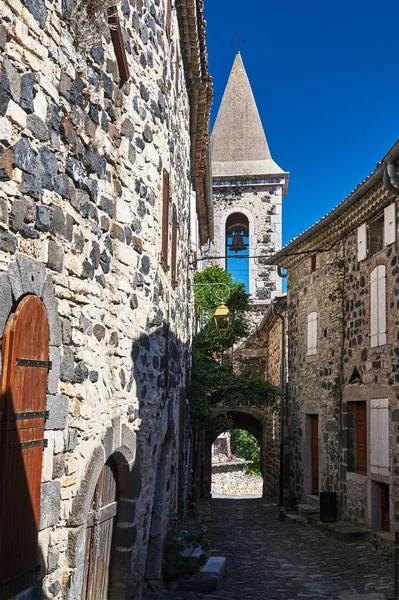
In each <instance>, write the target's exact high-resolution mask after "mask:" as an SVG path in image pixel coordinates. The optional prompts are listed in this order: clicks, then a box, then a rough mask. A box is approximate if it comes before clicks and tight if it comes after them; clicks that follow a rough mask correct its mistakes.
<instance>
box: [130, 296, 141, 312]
mask: <svg viewBox="0 0 399 600" xmlns="http://www.w3.org/2000/svg"><path fill="white" fill-rule="evenodd" d="M138 305H139V301H138V298H137V294H132V295H131V296H130V308H132V310H135V309H136V308H137V307H138Z"/></svg>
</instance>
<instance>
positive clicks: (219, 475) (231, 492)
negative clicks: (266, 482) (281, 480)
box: [211, 463, 263, 496]
mask: <svg viewBox="0 0 399 600" xmlns="http://www.w3.org/2000/svg"><path fill="white" fill-rule="evenodd" d="M211 492H212V494H222V495H226V496H246V495H251V496H262V493H263V481H262V477H259V476H258V475H251V474H250V473H246V472H245V470H244V465H243V464H236V463H235V464H228V463H223V464H220V465H216V464H213V465H212V488H211Z"/></svg>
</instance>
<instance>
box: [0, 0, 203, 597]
mask: <svg viewBox="0 0 399 600" xmlns="http://www.w3.org/2000/svg"><path fill="white" fill-rule="evenodd" d="M71 7H72V4H70V3H68V2H65V3H51V2H47V1H46V2H43V1H42V0H23V1H22V2H21V1H20V0H4V1H3V2H2V3H1V6H0V23H1V26H0V49H1V52H2V56H1V59H0V221H1V222H0V228H1V231H0V270H1V271H2V275H1V276H0V297H1V303H0V334H1V335H3V331H4V328H5V325H6V322H7V320H8V318H9V316H10V314H11V312H12V311H13V310H14V309H15V306H16V305H17V303H18V302H19V300H20V299H21V298H22V297H24V296H25V295H26V294H34V295H36V296H38V297H39V298H41V299H42V301H43V303H44V305H45V307H46V310H47V315H48V320H49V325H50V360H51V361H52V368H51V370H50V371H49V376H48V385H47V393H48V396H47V408H48V409H49V417H48V420H47V422H46V435H45V437H46V439H47V441H48V446H47V448H46V449H45V450H44V455H43V468H42V500H41V516H40V532H39V548H40V554H41V563H42V569H41V573H42V576H41V578H40V586H41V588H42V593H43V595H45V597H46V598H57V599H60V598H68V599H70V600H72V599H77V598H81V590H82V581H83V577H84V561H85V544H86V529H87V524H86V522H87V516H88V512H89V508H90V504H91V500H92V497H93V493H94V490H95V487H96V484H97V481H98V478H99V476H100V473H101V471H102V469H103V466H104V464H105V462H106V461H107V460H108V458H109V457H110V456H113V457H114V458H115V461H116V462H117V464H118V473H119V475H118V478H119V488H120V489H119V491H120V502H119V504H118V513H117V533H116V538H115V539H116V544H117V549H116V550H115V553H114V555H113V557H112V560H111V573H110V592H109V593H110V597H112V598H115V599H116V600H117V599H119V598H121V599H122V598H125V597H129V598H133V597H134V598H137V599H138V598H140V597H141V588H142V584H143V579H144V576H145V573H146V569H147V571H148V572H147V579H152V580H157V579H159V577H160V572H159V571H160V568H161V567H160V565H161V554H160V552H161V549H160V548H159V547H158V546H159V538H161V537H162V535H163V533H164V532H165V528H166V525H167V515H169V514H171V513H173V512H175V511H176V507H177V502H178V499H179V498H178V494H179V493H180V491H181V486H180V487H179V486H178V480H179V478H178V467H179V464H178V458H179V457H180V458H181V457H182V456H183V455H184V449H183V448H182V445H183V444H184V440H183V439H182V438H180V439H179V431H180V432H184V427H181V426H179V416H180V415H183V417H184V411H182V408H181V405H183V406H184V404H185V392H184V390H185V389H186V387H187V383H188V377H189V363H190V359H189V350H190V343H191V338H192V330H193V329H192V328H193V315H192V306H191V304H190V302H189V300H188V294H187V287H188V283H189V279H190V274H189V270H188V268H187V261H188V260H190V259H189V258H188V257H190V256H192V254H191V253H192V252H193V251H194V250H196V248H193V246H192V243H191V238H192V237H193V236H194V237H196V233H197V232H191V233H190V195H192V193H193V185H194V186H195V191H196V193H197V212H198V219H199V238H200V240H201V243H206V241H207V239H208V236H209V235H210V231H211V208H210V206H211V205H210V202H211V197H210V194H209V190H208V166H207V158H206V157H207V142H206V140H207V139H208V127H209V108H210V97H211V82H210V78H209V75H208V73H207V58H206V49H205V42H204V23H203V19H202V2H201V1H200V0H198V1H197V2H194V3H187V5H186V2H185V1H183V2H180V5H179V11H180V14H179V15H178V14H177V9H175V8H170V10H171V14H170V32H169V35H168V36H167V35H165V23H166V22H167V19H168V17H167V11H168V3H167V2H164V1H163V0H149V1H145V2H142V1H141V0H138V1H137V2H131V3H129V1H128V0H124V1H123V2H122V4H121V6H120V7H119V8H118V13H119V19H120V24H121V32H122V38H123V40H124V47H125V52H126V59H127V64H128V68H129V72H130V76H129V79H128V81H127V82H126V83H124V84H123V85H121V80H120V75H119V72H118V59H117V56H116V53H115V49H114V45H113V42H112V39H111V36H110V35H109V34H106V36H105V37H102V38H99V39H98V43H97V44H96V45H95V46H94V47H93V48H91V50H90V51H89V52H87V54H84V53H83V52H81V51H78V49H77V46H76V37H75V33H74V31H76V30H78V31H79V23H76V22H75V21H74V19H75V17H76V14H74V13H73V11H72V8H71ZM192 13H193V14H192ZM193 15H194V16H195V19H194V18H192V17H193ZM178 17H179V19H178ZM193 24H194V25H193ZM193 40H194V41H196V44H195V48H196V51H195V52H193V51H192V47H193V46H194V44H193ZM187 69H190V75H188V74H187ZM199 85H201V86H202V88H201V89H202V92H201V95H200V97H198V94H196V92H195V89H196V88H197V87H198V86H199ZM193 90H194V91H193ZM190 123H191V125H190ZM193 123H194V124H195V135H192V136H190V126H191V127H192V126H193ZM164 170H166V171H167V172H168V173H169V186H170V188H169V193H170V204H171V207H172V206H174V207H175V210H176V213H177V215H178V243H177V281H173V282H172V281H171V274H170V271H168V269H167V268H165V265H163V264H161V260H160V251H161V233H162V194H163V188H162V185H163V172H164ZM190 174H191V175H192V178H191V175H190ZM191 204H192V203H191ZM171 212H172V210H171ZM191 217H192V215H191ZM193 221H194V222H195V219H192V218H191V222H193ZM168 244H169V246H171V244H172V235H171V232H169V240H168ZM3 489H4V488H3ZM180 500H181V498H180ZM153 505H154V506H153ZM154 511H155V513H156V515H158V516H159V515H161V519H160V522H157V523H156V528H154V526H153V525H154V518H155V517H154ZM155 529H157V531H155ZM157 536H158V539H156V538H157ZM149 540H150V546H151V544H152V550H151V552H152V553H153V555H152V558H151V561H152V562H151V565H150V567H151V568H150V567H149V565H148V561H147V549H148V544H149ZM157 545H158V546H157ZM154 548H155V553H154ZM157 561H158V562H157ZM146 563H147V566H146ZM155 563H156V564H157V565H158V567H157V568H155V569H154V568H152V567H154V564H155ZM157 569H158V570H157ZM36 591H37V590H36ZM34 593H35V592H34V590H33V589H32V590H31V591H30V592H29V593H28V595H27V597H31V596H32V597H33V594H34ZM24 598H25V596H24Z"/></svg>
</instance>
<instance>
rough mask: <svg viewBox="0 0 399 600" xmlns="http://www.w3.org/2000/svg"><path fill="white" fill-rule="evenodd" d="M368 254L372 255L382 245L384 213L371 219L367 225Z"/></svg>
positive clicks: (380, 248) (381, 247)
mask: <svg viewBox="0 0 399 600" xmlns="http://www.w3.org/2000/svg"><path fill="white" fill-rule="evenodd" d="M367 241H368V255H369V256H373V254H376V253H377V252H379V251H380V250H382V249H383V247H384V214H382V215H380V216H379V217H377V219H374V221H371V223H369V226H368V240H367Z"/></svg>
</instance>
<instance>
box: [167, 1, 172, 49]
mask: <svg viewBox="0 0 399 600" xmlns="http://www.w3.org/2000/svg"><path fill="white" fill-rule="evenodd" d="M166 3H167V6H166V19H165V31H166V37H167V38H168V42H170V38H171V34H172V0H166Z"/></svg>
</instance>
